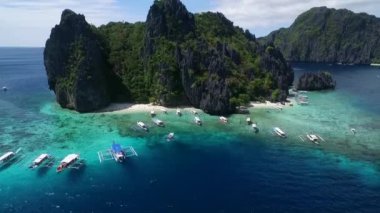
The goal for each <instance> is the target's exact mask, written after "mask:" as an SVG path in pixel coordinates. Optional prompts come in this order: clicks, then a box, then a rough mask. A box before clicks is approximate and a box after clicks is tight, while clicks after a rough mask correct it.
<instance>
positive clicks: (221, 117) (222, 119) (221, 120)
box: [219, 116, 228, 123]
mask: <svg viewBox="0 0 380 213" xmlns="http://www.w3.org/2000/svg"><path fill="white" fill-rule="evenodd" d="M219 120H220V122H222V123H228V119H227V118H226V117H224V116H220V117H219Z"/></svg>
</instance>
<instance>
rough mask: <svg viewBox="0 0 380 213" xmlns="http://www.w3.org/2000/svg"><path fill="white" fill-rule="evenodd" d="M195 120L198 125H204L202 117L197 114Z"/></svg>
mask: <svg viewBox="0 0 380 213" xmlns="http://www.w3.org/2000/svg"><path fill="white" fill-rule="evenodd" d="M194 122H195V124H197V125H198V126H202V121H201V119H200V118H199V117H198V116H195V117H194Z"/></svg>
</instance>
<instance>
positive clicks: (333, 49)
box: [260, 7, 380, 64]
mask: <svg viewBox="0 0 380 213" xmlns="http://www.w3.org/2000/svg"><path fill="white" fill-rule="evenodd" d="M379 38H380V19H379V18H376V17H375V16H371V15H368V14H365V13H353V12H351V11H349V10H344V9H340V10H336V9H329V8H326V7H317V8H312V9H310V10H309V11H307V12H305V13H303V14H301V15H300V16H298V18H297V19H296V20H295V22H294V23H293V24H292V25H291V26H290V27H289V28H283V29H280V30H277V31H274V32H272V33H270V34H269V35H268V36H266V37H265V38H261V39H260V41H261V42H263V43H265V42H272V43H274V44H275V46H276V47H278V48H279V49H280V50H281V52H282V53H283V54H284V56H285V58H286V59H287V60H289V61H296V62H328V63H343V64H370V63H376V62H379V61H380V39H379Z"/></svg>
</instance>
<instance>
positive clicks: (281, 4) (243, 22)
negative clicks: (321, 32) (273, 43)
mask: <svg viewBox="0 0 380 213" xmlns="http://www.w3.org/2000/svg"><path fill="white" fill-rule="evenodd" d="M212 1H213V4H214V5H215V8H214V9H213V10H214V11H220V12H222V13H224V15H225V16H226V17H227V18H229V19H231V20H232V21H233V22H234V23H235V24H236V25H239V26H241V27H243V28H246V29H250V30H251V31H252V32H253V33H257V34H258V35H260V36H262V35H265V34H267V33H269V32H270V31H273V30H276V29H278V28H279V27H288V26H289V25H290V24H291V23H292V22H293V21H294V19H295V18H296V17H297V16H298V15H299V14H301V13H302V12H305V11H307V10H308V9H310V8H312V7H317V6H327V7H330V8H337V9H338V8H347V9H349V10H353V11H354V12H367V13H369V14H373V15H377V16H379V15H380V1H379V0H233V1H231V0H212Z"/></svg>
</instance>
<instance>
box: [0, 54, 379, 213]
mask: <svg viewBox="0 0 380 213" xmlns="http://www.w3.org/2000/svg"><path fill="white" fill-rule="evenodd" d="M42 51H43V50H42V49H20V48H19V49H7V48H6V49H4V48H2V49H0V86H2V85H6V86H7V87H8V88H9V91H8V92H6V93H3V92H2V93H0V118H1V119H0V152H1V153H4V152H6V151H8V150H16V149H17V148H20V147H21V148H22V154H23V158H22V159H20V161H19V162H17V163H15V164H13V165H11V166H9V167H3V168H1V169H0V180H1V181H0V192H1V193H0V211H1V212H70V211H72V212H92V211H94V212H109V211H114V212H124V211H130V212H305V211H307V212H321V211H322V212H378V211H379V210H380V205H379V204H378V201H379V200H380V191H379V189H380V176H379V175H380V131H379V130H380V125H379V124H380V107H379V103H380V93H379V92H378V91H379V89H380V84H379V81H380V71H379V69H376V68H371V67H369V66H329V65H323V64H295V65H294V67H295V70H296V75H300V74H301V73H302V72H304V71H317V70H326V69H327V70H330V71H332V72H333V74H334V77H335V78H336V79H337V82H338V87H337V89H336V90H335V91H330V92H313V93H308V94H307V95H308V96H309V99H310V105H309V106H298V105H295V106H294V107H289V108H285V109H284V110H282V111H280V110H267V109H252V110H251V117H252V119H253V120H255V121H257V122H258V125H259V128H260V133H258V134H254V133H253V132H252V131H251V129H250V128H249V127H248V126H246V125H245V124H244V120H245V116H244V115H233V116H231V117H230V118H229V119H230V121H231V122H230V124H228V125H222V124H220V123H219V122H218V118H217V117H212V116H207V115H205V114H201V115H200V117H201V118H202V119H203V120H204V125H203V126H202V127H198V126H195V125H194V124H193V123H192V122H191V121H192V118H193V116H192V115H191V113H190V112H185V114H184V116H183V117H181V118H178V117H177V116H176V115H175V113H174V112H175V111H174V110H172V111H169V113H168V114H167V115H165V114H159V115H158V117H159V118H160V119H162V120H164V121H165V122H166V123H167V125H166V127H165V128H158V127H153V128H151V131H150V132H149V133H143V132H140V131H134V130H133V129H132V127H134V125H135V123H136V121H137V120H143V121H145V122H146V123H149V124H150V123H151V120H150V117H149V116H148V113H135V114H125V115H109V114H92V113H90V114H78V113H75V112H72V111H69V110H64V109H61V108H60V107H59V106H58V105H57V104H55V102H54V95H53V94H52V93H51V92H50V91H49V90H48V89H47V83H46V76H45V71H44V68H43V61H42ZM273 126H280V127H281V128H282V129H284V130H285V131H286V132H287V133H288V135H289V137H288V138H287V139H285V140H283V139H279V138H275V137H273V136H272V135H271V133H270V129H271V128H272V127H273ZM350 128H356V129H357V131H358V133H357V134H356V135H355V136H353V134H352V133H351V132H350ZM171 131H173V132H175V133H176V135H177V140H176V141H175V142H170V143H168V142H166V140H165V135H166V134H167V133H168V132H171ZM312 131H313V132H317V133H318V134H320V135H321V136H322V137H323V138H324V139H325V140H326V142H323V143H322V144H321V145H319V146H318V145H315V144H311V143H309V142H301V141H300V140H299V138H298V135H301V134H304V133H305V132H312ZM112 140H115V141H118V142H120V143H121V144H122V145H132V146H133V147H134V148H135V150H136V151H137V152H138V154H139V156H138V157H135V158H131V159H129V160H128V161H127V162H126V163H125V164H124V165H120V164H116V163H114V162H106V163H102V164H100V163H99V160H98V156H97V151H99V150H104V149H106V148H108V147H109V146H110V144H111V142H112ZM42 152H47V153H51V154H53V155H54V156H56V157H57V158H58V159H61V158H63V157H64V156H65V155H67V154H69V153H73V152H74V153H80V154H81V157H82V158H83V159H85V160H86V166H85V167H83V168H82V170H79V171H75V170H68V171H65V172H63V173H61V174H56V172H55V170H54V169H50V170H49V169H38V170H33V171H31V170H29V169H28V168H27V166H28V165H29V163H30V162H31V161H32V160H33V159H34V158H35V157H36V156H38V155H39V154H40V153H42Z"/></svg>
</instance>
